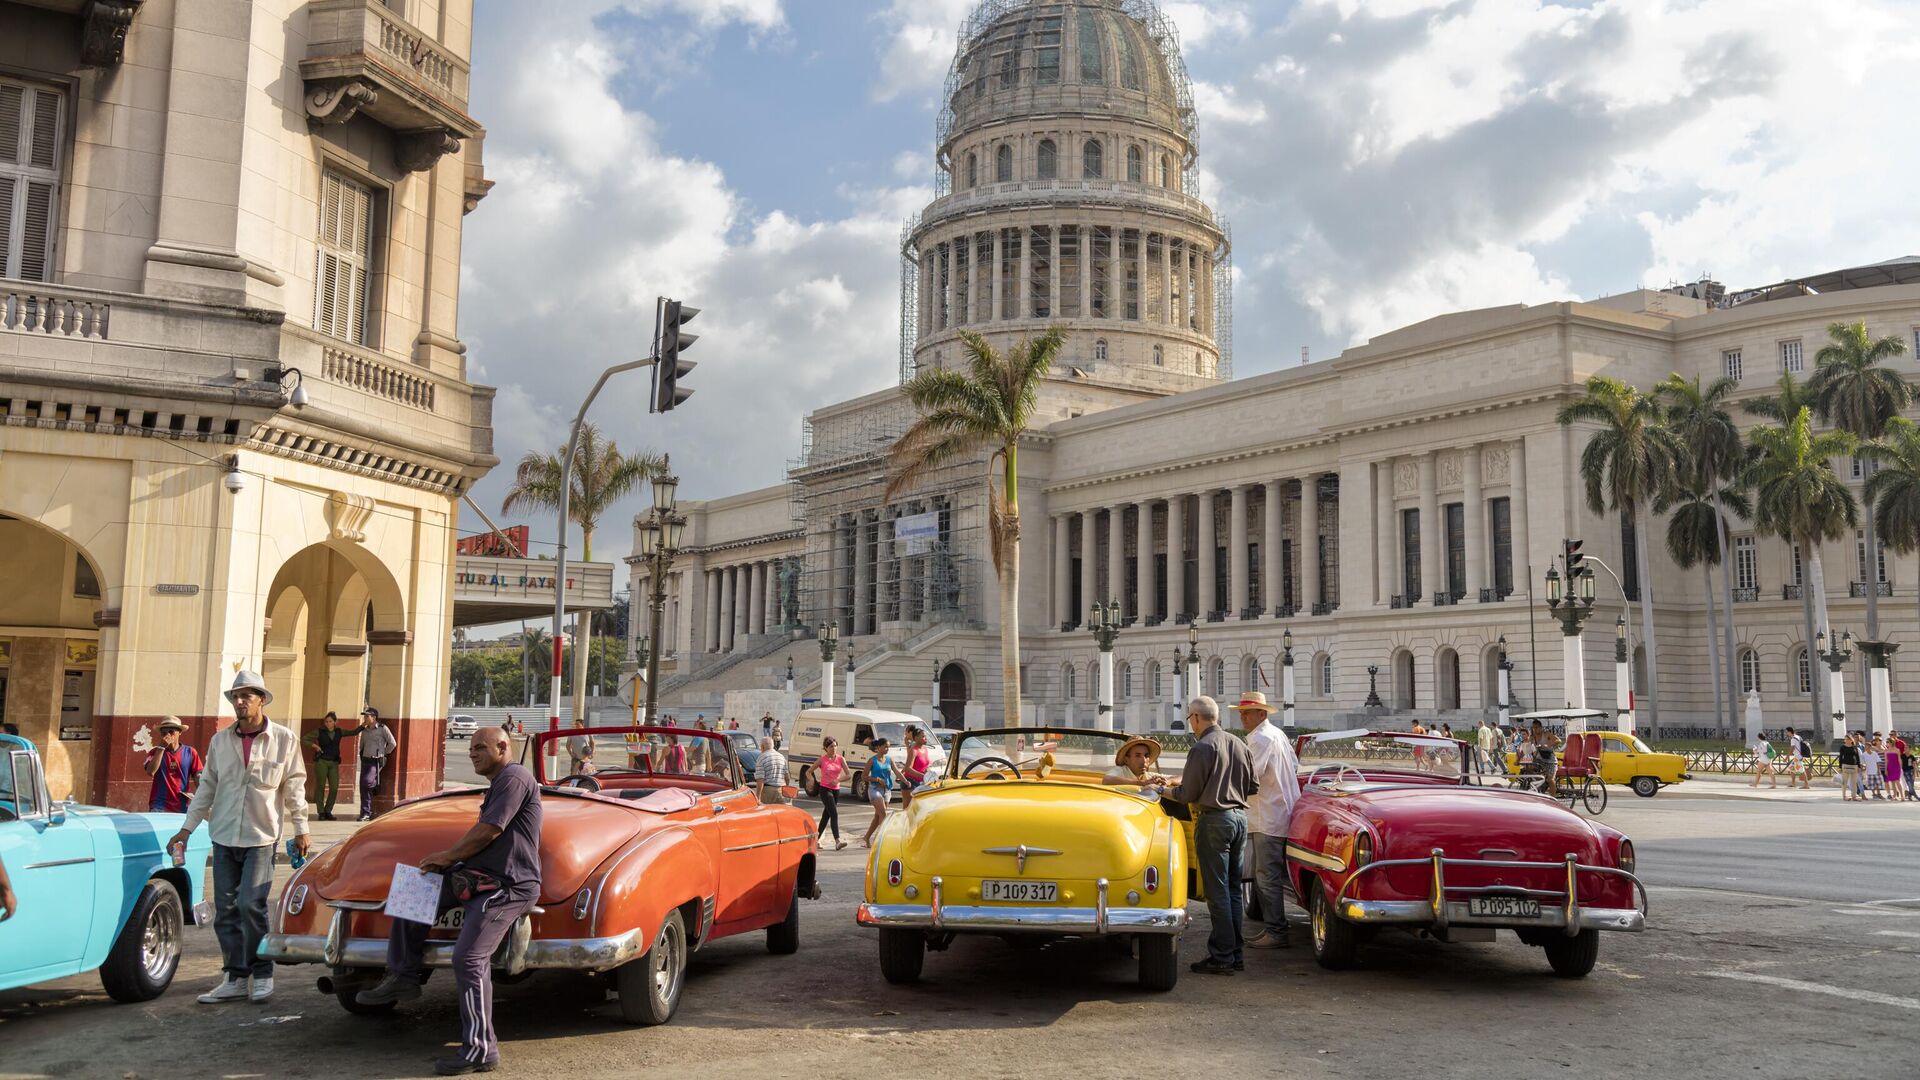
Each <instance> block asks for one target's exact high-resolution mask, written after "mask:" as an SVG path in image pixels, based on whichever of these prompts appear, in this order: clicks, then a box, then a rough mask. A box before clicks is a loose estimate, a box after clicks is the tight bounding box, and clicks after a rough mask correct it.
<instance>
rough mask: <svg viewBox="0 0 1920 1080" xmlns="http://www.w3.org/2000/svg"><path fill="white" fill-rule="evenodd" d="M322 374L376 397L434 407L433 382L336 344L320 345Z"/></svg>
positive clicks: (321, 375)
mask: <svg viewBox="0 0 1920 1080" xmlns="http://www.w3.org/2000/svg"><path fill="white" fill-rule="evenodd" d="M320 377H321V378H323V379H325V380H327V381H328V382H335V383H339V384H340V385H342V386H351V387H353V388H354V389H356V390H363V391H365V392H367V393H369V394H372V395H374V396H375V397H383V398H386V399H387V400H389V401H397V402H400V403H401V404H403V405H412V406H413V407H414V408H417V409H425V410H427V411H428V412H432V411H433V398H434V383H433V381H432V380H431V379H425V378H422V377H420V376H418V375H412V374H409V373H407V372H405V371H402V370H400V369H399V368H397V367H393V366H392V365H389V364H384V363H381V362H380V361H378V360H375V359H373V358H371V357H367V356H361V355H359V354H358V353H353V352H348V351H347V350H346V349H344V348H340V347H338V346H333V345H322V346H321V347H320Z"/></svg>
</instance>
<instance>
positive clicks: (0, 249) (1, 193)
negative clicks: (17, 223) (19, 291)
mask: <svg viewBox="0 0 1920 1080" xmlns="http://www.w3.org/2000/svg"><path fill="white" fill-rule="evenodd" d="M14 186H15V181H14V179H13V177H11V176H0V277H11V276H12V274H11V272H10V271H11V269H12V267H11V265H10V262H11V259H12V255H13V189H14Z"/></svg>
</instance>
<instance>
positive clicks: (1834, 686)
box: [1813, 630, 1853, 742]
mask: <svg viewBox="0 0 1920 1080" xmlns="http://www.w3.org/2000/svg"><path fill="white" fill-rule="evenodd" d="M1813 647H1814V651H1815V652H1817V653H1819V654H1820V660H1821V661H1822V662H1823V663H1825V664H1826V665H1827V693H1828V696H1830V697H1831V698H1832V699H1833V739H1834V741H1835V742H1839V741H1840V740H1842V739H1845V738H1846V737H1847V688H1846V684H1845V682H1844V681H1843V680H1842V678H1841V674H1840V672H1841V669H1842V668H1844V667H1846V665H1847V661H1849V660H1852V659H1853V631H1851V630H1849V631H1847V632H1846V633H1844V634H1842V635H1840V636H1839V637H1837V638H1834V639H1833V649H1832V651H1828V649H1827V632H1826V631H1825V630H1822V631H1820V632H1819V633H1818V634H1815V635H1814V636H1813Z"/></svg>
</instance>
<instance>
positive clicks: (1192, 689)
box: [1174, 623, 1200, 706]
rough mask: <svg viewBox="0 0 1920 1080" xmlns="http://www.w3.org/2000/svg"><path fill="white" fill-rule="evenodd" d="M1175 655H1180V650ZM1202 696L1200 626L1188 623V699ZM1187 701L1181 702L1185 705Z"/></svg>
mask: <svg viewBox="0 0 1920 1080" xmlns="http://www.w3.org/2000/svg"><path fill="white" fill-rule="evenodd" d="M1174 655H1176V656H1178V655H1179V652H1178V650H1175V653H1174ZM1199 696H1200V628H1199V627H1197V626H1195V625H1194V624H1192V623H1188V624H1187V699H1188V700H1189V701H1190V700H1192V699H1194V698H1197V697H1199ZM1185 704H1186V702H1184V701H1183V702H1181V705H1183V706H1184V705H1185Z"/></svg>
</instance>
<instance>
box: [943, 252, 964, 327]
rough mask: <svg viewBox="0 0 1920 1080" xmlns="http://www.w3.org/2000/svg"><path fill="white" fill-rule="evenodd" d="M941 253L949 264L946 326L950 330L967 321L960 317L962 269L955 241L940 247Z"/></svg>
mask: <svg viewBox="0 0 1920 1080" xmlns="http://www.w3.org/2000/svg"><path fill="white" fill-rule="evenodd" d="M940 252H941V257H942V258H944V259H945V260H946V263H947V321H946V326H947V327H948V328H952V327H955V326H958V325H960V324H961V323H963V322H965V321H966V320H965V319H962V318H961V317H960V307H959V300H960V274H959V272H958V271H959V269H960V259H959V258H958V256H957V254H956V252H955V250H954V241H953V240H948V241H947V242H946V243H944V244H942V245H940Z"/></svg>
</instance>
